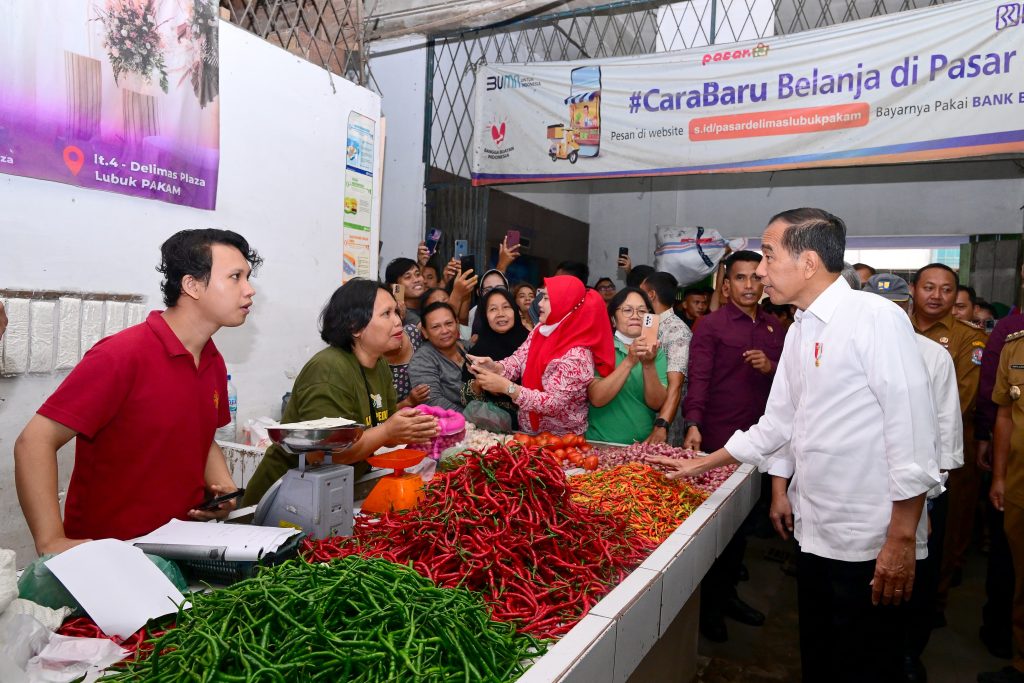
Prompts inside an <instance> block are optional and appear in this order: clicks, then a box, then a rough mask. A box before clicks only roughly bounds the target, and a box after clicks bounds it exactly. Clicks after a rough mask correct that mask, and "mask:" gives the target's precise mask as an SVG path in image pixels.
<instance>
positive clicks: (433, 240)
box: [424, 228, 441, 256]
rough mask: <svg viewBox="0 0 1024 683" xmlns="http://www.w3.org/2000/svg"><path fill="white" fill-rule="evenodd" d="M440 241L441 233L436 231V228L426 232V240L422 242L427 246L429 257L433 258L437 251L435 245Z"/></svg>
mask: <svg viewBox="0 0 1024 683" xmlns="http://www.w3.org/2000/svg"><path fill="white" fill-rule="evenodd" d="M440 241H441V231H440V230H438V229H437V228H431V229H430V230H429V231H427V239H426V240H424V242H425V244H426V246H427V251H429V252H430V255H431V256H433V255H434V252H435V251H437V243H438V242H440Z"/></svg>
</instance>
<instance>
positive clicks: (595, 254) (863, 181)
mask: <svg viewBox="0 0 1024 683" xmlns="http://www.w3.org/2000/svg"><path fill="white" fill-rule="evenodd" d="M592 187H593V194H591V195H590V270H591V272H593V273H595V274H601V273H610V272H613V271H614V269H615V260H616V258H617V256H618V247H620V246H625V247H629V250H630V255H631V256H632V258H633V263H634V264H639V263H648V264H653V260H654V259H653V253H654V247H655V238H654V230H655V226H658V225H678V226H692V225H703V226H704V227H706V228H714V229H717V230H718V231H719V232H721V233H722V234H723V235H724V236H726V237H757V236H760V234H761V232H762V230H763V228H764V224H765V222H767V220H768V219H769V218H770V217H771V216H772V215H773V214H775V213H777V212H779V211H783V210H786V209H791V208H796V207H800V206H817V207H821V208H825V209H828V210H829V211H832V212H833V213H835V214H836V215H838V216H840V217H841V218H843V219H844V220H845V221H846V223H847V226H848V229H849V234H850V235H851V236H857V235H893V236H895V235H977V234H993V233H1015V232H1020V230H1021V212H1020V208H1019V207H1020V206H1021V204H1022V203H1024V201H1022V200H1024V177H1022V174H1021V172H1020V171H1019V169H1018V168H1017V166H1016V164H1015V163H1014V162H1012V161H964V162H949V163H935V164H918V165H904V166H874V167H865V168H837V169H809V170H800V171H779V172H775V173H746V174H725V175H721V174H720V175H693V176H674V177H664V178H643V179H628V180H606V181H596V182H592Z"/></svg>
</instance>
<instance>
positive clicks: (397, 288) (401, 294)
mask: <svg viewBox="0 0 1024 683" xmlns="http://www.w3.org/2000/svg"><path fill="white" fill-rule="evenodd" d="M391 293H392V294H394V295H395V301H397V302H398V303H402V302H403V301H405V285H391Z"/></svg>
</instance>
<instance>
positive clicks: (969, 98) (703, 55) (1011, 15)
mask: <svg viewBox="0 0 1024 683" xmlns="http://www.w3.org/2000/svg"><path fill="white" fill-rule="evenodd" d="M1022 45H1024V7H1022V4H1021V2H1015V3H1014V2H1011V3H1007V2H1005V1H999V0H964V1H963V2H958V3H954V4H948V5H942V6H939V7H933V8H929V9H923V10H916V11H911V12H901V13H897V14H891V15H887V16H882V17H877V18H873V19H867V20H863V21H857V22H851V23H847V24H842V25H838V26H834V27H830V28H827V29H822V30H817V31H808V32H806V33H799V34H796V35H792V36H786V37H782V38H765V39H762V40H759V41H749V42H744V43H734V44H730V45H728V46H712V47H705V48H700V49H694V50H687V51H683V52H673V53H663V54H652V55H646V56H637V57H625V58H616V59H602V60H590V61H585V62H575V63H567V62H546V63H532V64H501V65H492V66H485V67H481V68H480V69H479V70H478V71H477V81H476V90H475V94H474V113H475V121H476V133H475V139H474V144H473V171H472V175H473V183H474V184H476V185H486V184H492V183H512V182H537V181H547V180H552V181H553V180H572V179H578V178H601V177H605V178H616V177H628V176H651V175H676V174H686V173H730V172H740V171H765V170H774V169H784V168H807V167H814V166H856V165H869V164H892V163H905V162H915V161H930V160H936V159H956V158H963V157H973V156H983V155H993V154H1015V153H1020V152H1024V49H1020V46H1022ZM1018 52H1020V54H1019V53H1018Z"/></svg>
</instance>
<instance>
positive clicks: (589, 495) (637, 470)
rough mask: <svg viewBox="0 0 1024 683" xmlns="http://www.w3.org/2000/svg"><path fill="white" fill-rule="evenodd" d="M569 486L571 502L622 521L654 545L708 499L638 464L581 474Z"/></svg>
mask: <svg viewBox="0 0 1024 683" xmlns="http://www.w3.org/2000/svg"><path fill="white" fill-rule="evenodd" d="M569 484H570V486H571V487H572V491H573V496H572V499H573V500H574V501H576V502H578V503H583V504H584V505H590V506H592V507H597V508H599V509H601V510H605V511H607V512H610V513H611V514H613V515H615V516H617V517H620V518H622V519H625V520H626V523H627V524H629V526H630V527H631V528H632V529H634V530H635V531H636V532H637V533H638V534H640V535H641V536H643V537H644V538H647V539H649V540H651V541H654V542H655V543H661V542H662V541H664V540H665V539H666V538H668V537H669V534H671V533H672V532H673V531H675V530H676V528H678V527H679V525H680V524H682V523H683V521H684V520H685V519H686V518H687V517H689V516H690V513H691V512H693V511H694V510H695V509H697V506H699V505H700V504H701V503H703V502H704V501H705V500H707V497H708V494H707V493H706V492H705V491H701V490H700V489H697V488H695V487H693V486H691V485H689V484H687V483H684V482H679V481H672V480H671V479H666V478H665V476H664V475H663V474H662V473H661V472H659V471H657V470H655V469H654V468H653V467H650V466H649V465H641V464H640V463H630V464H628V465H619V466H618V467H615V468H613V469H610V470H602V471H599V472H592V473H589V474H581V475H578V476H575V477H572V478H571V479H570V480H569Z"/></svg>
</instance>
